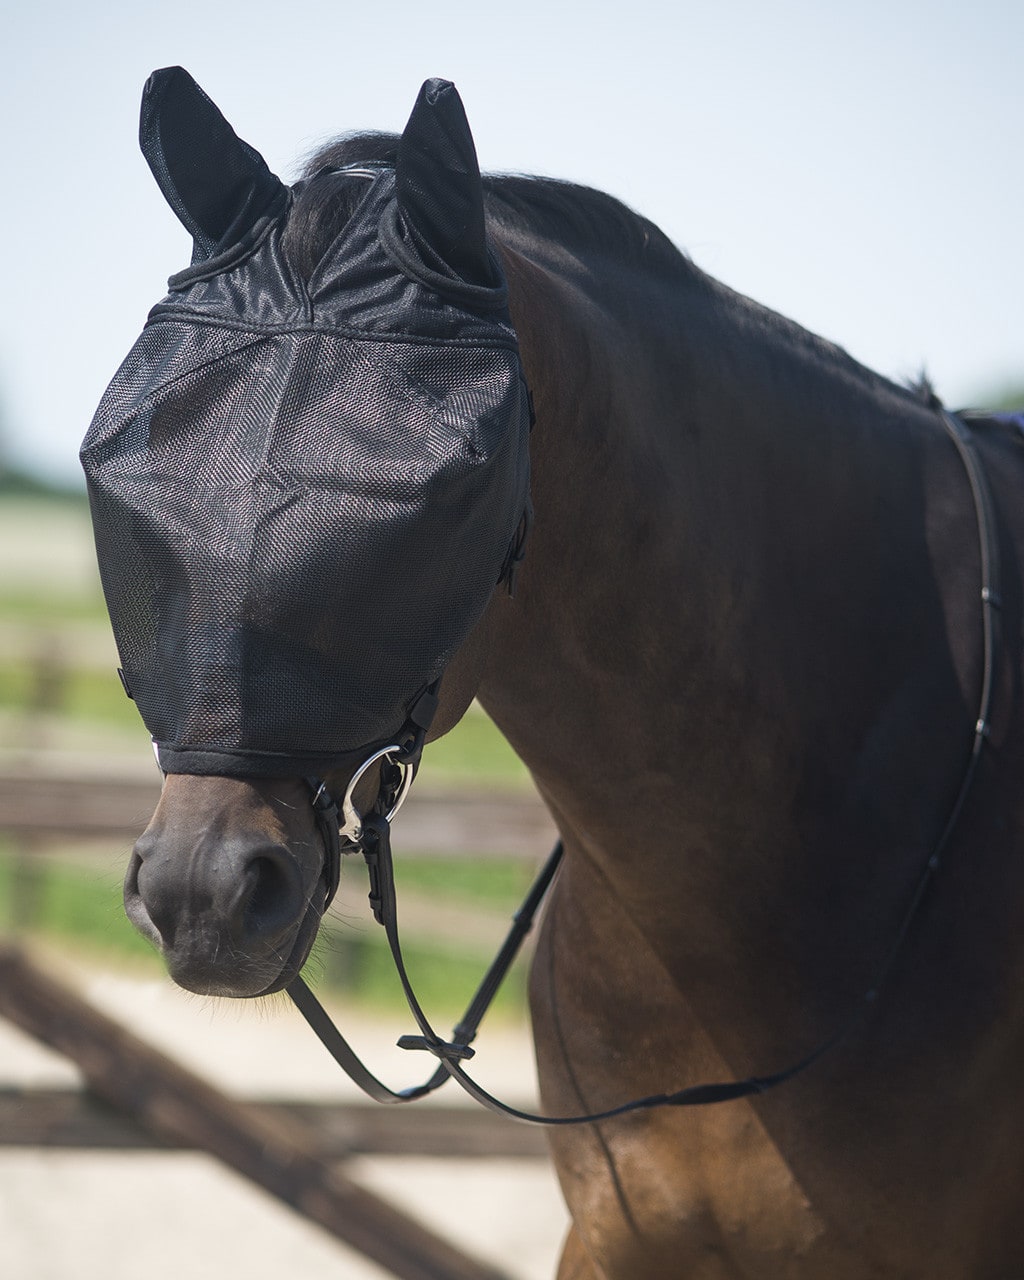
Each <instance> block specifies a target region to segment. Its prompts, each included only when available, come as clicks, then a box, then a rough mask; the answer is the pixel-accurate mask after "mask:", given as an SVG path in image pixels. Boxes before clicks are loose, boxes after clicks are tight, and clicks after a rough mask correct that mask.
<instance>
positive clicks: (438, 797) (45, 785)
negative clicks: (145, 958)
mask: <svg viewBox="0 0 1024 1280" xmlns="http://www.w3.org/2000/svg"><path fill="white" fill-rule="evenodd" d="M159 798H160V780H159V777H158V775H157V774H156V772H155V770H154V774H153V777H151V778H150V777H147V776H145V775H136V774H127V775H124V776H121V777H118V776H107V775H103V776H100V777H85V776H83V775H81V774H77V775H76V774H73V773H70V772H66V773H49V772H47V773H42V772H39V771H37V770H34V769H28V768H24V769H14V768H11V767H10V766H9V767H8V768H7V769H5V770H4V772H2V773H0V832H4V833H7V834H9V835H12V836H14V837H15V838H30V839H44V838H48V837H54V838H63V839H81V840H95V839H111V840H117V841H122V842H129V843H130V842H131V841H134V840H135V839H136V838H137V837H138V836H139V835H140V834H141V832H142V831H143V830H144V828H145V826H146V824H147V822H148V821H149V819H150V816H151V814H152V812H153V810H154V809H155V808H156V803H157V801H158V799H159ZM554 839H555V828H554V824H553V823H552V821H551V818H550V817H549V815H548V813H547V810H546V809H545V808H544V806H543V805H542V804H541V802H540V800H539V799H538V798H537V796H536V795H535V794H534V793H533V792H531V791H522V792H519V791H511V792H510V791H488V792H486V793H475V792H469V791H468V790H465V789H462V790H458V791H456V790H450V791H448V790H424V789H422V788H420V789H417V788H413V790H412V791H411V792H410V795H409V799H408V801H407V802H406V804H405V807H404V808H403V809H402V812H401V813H400V814H399V815H398V817H397V818H396V819H395V841H396V843H398V842H401V847H402V851H403V854H405V853H409V854H416V853H429V854H440V853H444V854H453V855H465V856H473V857H478V858H479V857H494V856H521V857H526V858H530V859H533V860H535V861H536V860H538V859H540V858H541V857H542V856H543V854H544V852H545V851H546V849H547V848H550V846H551V844H552V843H553V842H554Z"/></svg>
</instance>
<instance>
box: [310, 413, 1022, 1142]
mask: <svg viewBox="0 0 1024 1280" xmlns="http://www.w3.org/2000/svg"><path fill="white" fill-rule="evenodd" d="M936 407H937V408H938V410H939V413H940V415H941V419H942V423H943V426H944V428H945V430H946V433H947V435H948V436H949V437H950V439H951V441H952V443H953V445H954V446H955V448H956V451H957V453H958V455H959V458H960V461H961V463H962V465H963V468H964V471H965V473H966V475H967V479H968V482H969V484H970V489H971V496H972V500H973V503H974V511H975V517H976V522H977V530H978V543H979V548H980V554H981V574H980V576H981V593H980V599H981V610H982V635H983V668H982V679H981V690H980V695H979V705H978V715H977V720H976V723H975V728H974V736H973V740H972V743H971V750H970V754H969V756H968V759H967V763H966V765H965V768H964V771H963V774H962V778H961V782H960V787H959V789H958V791H957V793H956V797H955V799H954V801H953V804H952V806H951V808H950V811H949V814H948V817H947V820H946V824H945V826H944V827H943V829H942V832H941V834H940V836H939V838H938V840H937V841H936V843H935V845H934V846H933V848H932V849H931V851H930V853H929V855H928V858H927V860H926V861H925V864H924V866H923V867H922V869H921V871H920V873H919V875H918V879H917V882H916V884H915V887H914V891H913V893H912V895H911V898H910V903H909V905H908V907H907V908H906V910H905V911H904V914H903V917H902V920H901V922H900V925H899V928H898V929H897V931H896V935H895V937H894V939H893V942H892V943H891V945H890V947H889V949H888V951H887V953H886V955H885V957H884V959H883V962H882V964H881V966H880V968H879V970H878V972H877V974H876V976H875V981H874V982H873V983H872V985H871V987H870V988H869V989H868V990H867V991H865V992H864V994H863V995H862V996H861V997H860V999H859V1001H857V1002H855V1004H854V1007H853V1009H852V1011H851V1013H850V1014H848V1016H847V1018H846V1021H845V1022H844V1023H843V1024H842V1025H841V1026H840V1027H839V1029H838V1030H837V1031H835V1032H834V1033H833V1034H832V1035H830V1036H828V1037H827V1038H826V1039H825V1040H823V1041H822V1042H821V1043H820V1044H818V1045H817V1046H816V1047H815V1048H814V1049H813V1050H812V1051H811V1052H810V1053H807V1054H805V1055H804V1056H803V1057H801V1058H799V1059H798V1060H797V1061H795V1062H793V1063H792V1064H791V1065H790V1066H788V1067H786V1068H784V1069H783V1070H781V1071H777V1072H774V1073H772V1074H770V1075H761V1076H750V1077H748V1078H746V1079H744V1080H735V1081H725V1082H720V1083H709V1084H699V1085H691V1086H688V1087H686V1088H683V1089H679V1090H677V1091H675V1092H672V1093H661V1094H654V1095H650V1096H648V1097H644V1098H636V1099H633V1100H632V1101H630V1102H626V1103H623V1104H622V1105H620V1106H617V1107H612V1108H610V1109H609V1110H606V1111H598V1112H593V1113H589V1114H586V1115H572V1116H545V1115H538V1114H536V1113H533V1112H529V1111H521V1110H519V1109H518V1108H516V1107H512V1106H509V1105H508V1104H506V1103H504V1102H501V1101H500V1100H499V1099H498V1098H496V1097H494V1096H493V1095H492V1094H490V1093H489V1092H488V1091H487V1090H486V1089H484V1088H482V1087H481V1086H480V1085H479V1084H477V1082H476V1081H475V1080H473V1079H472V1077H471V1076H469V1075H468V1074H467V1073H466V1070H465V1068H464V1065H463V1064H464V1063H465V1062H466V1061H467V1060H468V1059H469V1058H471V1057H473V1054H474V1050H473V1049H472V1047H471V1045H472V1042H473V1040H474V1039H475V1037H476V1034H477V1030H478V1028H479V1025H480V1022H481V1020H482V1018H483V1016H484V1014H485V1013H486V1011H487V1009H488V1007H489V1006H490V1004H491V1001H492V1000H493V998H494V995H495V993H496V992H497V990H498V988H499V986H500V985H501V982H502V980H503V979H504V977H505V975H506V974H507V972H508V970H509V968H510V967H511V964H512V962H513V960H514V959H515V957H516V955H517V954H518V952H519V950H520V948H521V946H522V943H523V940H524V939H525V937H526V936H527V934H528V933H529V931H530V929H531V928H532V925H533V921H534V918H535V916H536V913H537V911H538V909H539V908H540V905H541V903H542V902H543V900H544V897H545V895H546V894H547V891H548V889H549V888H550V886H551V883H552V881H553V880H554V877H555V873H556V872H557V870H558V866H559V863H560V861H561V858H562V853H563V847H562V843H561V841H559V842H558V844H556V845H555V848H554V850H553V852H552V853H551V855H550V857H549V858H548V861H547V862H546V863H545V865H544V867H543V868H542V870H541V872H540V874H539V876H538V877H537V879H536V881H535V883H534V885H533V886H532V888H531V889H530V892H529V893H528V894H527V897H526V899H525V901H524V902H523V905H522V907H521V908H520V909H519V911H518V912H516V914H515V916H514V918H513V923H512V927H511V929H510V931H509V934H508V936H507V938H506V940H505V942H504V944H503V945H502V947H501V950H500V951H499V952H498V955H497V956H496V957H495V959H494V961H493V962H492V964H491V966H490V968H489V969H488V970H487V972H486V974H485V976H484V978H483V981H482V982H481V984H480V987H479V988H478V990H477V993H476V995H475V996H474V997H473V999H472V1001H471V1002H470V1004H469V1007H468V1008H467V1010H466V1013H465V1015H464V1016H463V1018H462V1019H461V1021H460V1022H459V1023H458V1024H457V1025H456V1026H455V1028H454V1030H453V1031H452V1035H451V1037H450V1039H447V1040H446V1039H444V1038H443V1037H442V1036H439V1035H438V1034H437V1033H436V1031H435V1030H434V1029H433V1027H432V1026H431V1024H430V1022H429V1020H428V1019H427V1016H426V1014H425V1013H424V1012H423V1009H422V1007H421V1005H420V1003H419V1000H418V999H417V998H416V994H415V992H414V990H413V988H412V984H411V982H410V980H409V976H408V973H407V972H406V967H405V961H404V959H403V956H402V946H401V940H400V937H399V931H398V914H397V902H396V894H395V880H394V865H393V861H392V854H391V819H392V818H393V817H394V815H395V813H396V812H397V810H398V808H399V807H400V806H401V804H402V802H403V801H404V799H405V797H406V795H408V791H409V787H410V785H411V783H412V777H413V772H414V770H415V767H416V765H417V763H418V761H419V755H420V753H421V751H422V747H423V740H424V737H425V730H423V731H422V732H420V733H418V734H417V735H416V737H415V739H414V741H413V742H412V744H411V745H407V746H406V747H405V748H402V747H399V746H397V745H392V746H388V747H385V748H383V749H381V750H378V751H376V752H375V753H373V754H372V755H370V757H369V758H368V759H367V760H366V761H365V762H364V764H363V765H362V766H361V767H360V768H359V769H358V770H357V771H356V774H355V775H354V776H353V778H352V780H351V781H350V782H349V784H348V788H347V790H346V794H345V797H344V799H343V801H342V804H341V812H342V815H343V817H342V825H341V826H340V828H339V821H338V806H337V804H336V802H335V801H334V799H333V798H332V797H331V795H330V792H329V790H328V788H327V787H326V785H325V784H324V783H323V782H321V781H320V780H319V779H307V783H308V785H309V786H310V789H311V795H312V803H313V809H314V813H315V815H316V819H317V822H318V824H319V827H320V830H321V833H322V836H323V840H324V847H325V849H326V850H327V860H328V888H329V896H328V899H327V901H328V903H329V901H330V898H331V897H333V893H334V890H336V889H337V885H338V878H339V875H340V865H341V856H342V854H343V853H348V852H355V851H359V852H360V853H361V854H362V855H363V858H364V859H365V861H366V865H367V869H368V872H369V878H370V895H369V898H370V905H371V907H372V909H373V914H374V918H375V919H376V921H377V923H378V924H380V925H382V926H383V928H384V932H385V935H386V937H387V940H388V945H389V947H390V949H391V955H392V958H393V960H394V964H395V968H396V971H397V973H398V977H399V980H400V982H401V984H402V989H403V991H404V993H405V998H406V1002H407V1003H408V1006H409V1009H410V1012H411V1013H412V1015H413V1018H414V1019H415V1021H416V1024H417V1026H418V1027H419V1034H418V1035H405V1036H402V1037H401V1038H400V1039H399V1041H398V1044H399V1047H401V1048H403V1049H410V1050H424V1051H426V1052H428V1053H430V1054H432V1055H433V1056H434V1057H435V1058H437V1059H438V1066H437V1068H436V1070H435V1071H434V1074H433V1075H432V1076H431V1077H430V1079H429V1080H427V1081H426V1082H425V1083H423V1084H421V1085H415V1086H412V1087H411V1088H406V1089H401V1090H399V1091H397V1092H396V1091H394V1090H392V1089H390V1088H388V1086H387V1085H384V1084H382V1083H381V1081H380V1080H378V1079H377V1078H376V1077H375V1076H374V1075H372V1074H371V1072H370V1071H368V1070H367V1068H366V1067H365V1066H364V1065H363V1063H362V1062H361V1061H360V1060H359V1058H358V1057H357V1055H356V1054H355V1052H354V1051H353V1050H352V1048H351V1047H350V1046H349V1044H348V1042H347V1041H346V1040H345V1039H344V1037H343V1036H342V1035H341V1033H340V1032H339V1031H338V1029H337V1028H336V1027H335V1026H334V1024H333V1023H332V1022H331V1020H330V1018H329V1017H328V1015H327V1014H326V1012H325V1011H324V1009H323V1006H322V1005H321V1004H320V1002H319V1001H318V1000H317V998H316V996H314V995H313V993H312V991H310V989H309V987H308V986H307V985H306V983H305V981H304V980H303V979H302V978H301V977H296V978H295V979H293V981H292V982H291V983H290V984H289V985H288V987H287V990H288V994H289V995H290V996H291V998H292V1000H293V1001H294V1002H295V1004H296V1005H297V1006H298V1008H299V1010H300V1012H301V1013H302V1015H303V1016H304V1017H305V1019H306V1021H307V1022H308V1023H309V1024H310V1026H311V1027H312V1028H313V1030H314V1031H315V1032H316V1034H317V1036H318V1037H319V1038H320V1040H321V1041H322V1043H323V1044H324V1046H325V1047H326V1049H327V1050H328V1052H329V1053H330V1054H331V1055H332V1057H333V1058H334V1059H335V1061H337V1062H338V1064H339V1065H340V1066H341V1067H342V1068H343V1069H344V1071H345V1072H346V1073H347V1074H348V1075H349V1077H350V1078H351V1079H352V1080H353V1081H354V1082H355V1084H357V1085H358V1086H359V1087H360V1088H361V1089H362V1090H363V1091H364V1092H365V1093H366V1094H368V1095H369V1096H370V1097H371V1098H373V1099H374V1100H375V1101H377V1102H384V1103H401V1102H411V1101H413V1100H415V1099H417V1098H422V1097H424V1096H425V1095H426V1094H428V1093H433V1092H434V1090H436V1089H438V1088H440V1086H441V1085H442V1084H444V1083H445V1082H446V1081H447V1080H448V1079H449V1078H451V1079H454V1080H455V1081H456V1082H457V1083H458V1084H459V1085H461V1086H462V1088H463V1089H464V1090H465V1091H466V1092H467V1093H468V1094H469V1095H470V1096H471V1097H473V1098H475V1099H476V1101H477V1102H480V1103H482V1104H483V1105H484V1106H486V1107H488V1108H490V1109H491V1110H492V1111H497V1112H499V1113H501V1114H503V1115H506V1116H509V1117H511V1118H512V1119H515V1120H521V1121H525V1122H527V1123H530V1124H541V1125H551V1126H557V1125H575V1124H592V1123H595V1122H597V1121H602V1120H610V1119H612V1118H613V1117H615V1116H621V1115H626V1114H627V1113H629V1112H633V1111H642V1110H649V1109H651V1108H654V1107H689V1106H704V1105H708V1104H710V1103H717V1102H728V1101H732V1100H734V1099H738V1098H745V1097H750V1096H751V1095H755V1094H762V1093H765V1092H766V1091H767V1090H769V1089H772V1088H775V1087H776V1086H777V1085H780V1084H783V1083H784V1082H785V1081H787V1080H791V1079H792V1078H793V1077H794V1076H796V1075H799V1074H800V1073H801V1072H803V1071H805V1070H806V1069H807V1068H808V1067H810V1066H812V1065H813V1064H814V1063H815V1062H817V1061H818V1060H819V1059H820V1058H822V1057H824V1056H825V1054H827V1053H828V1052H829V1051H830V1050H832V1049H834V1048H835V1047H836V1046H837V1045H839V1044H840V1043H841V1042H842V1041H843V1040H845V1039H846V1038H847V1036H849V1035H850V1033H851V1032H852V1031H853V1030H854V1028H855V1027H857V1026H858V1025H859V1024H860V1023H861V1022H862V1021H863V1020H864V1019H865V1018H866V1017H867V1016H868V1014H869V1013H870V1011H871V1009H872V1008H873V1007H874V1006H875V1004H876V1003H877V1001H878V998H879V995H880V993H881V990H882V988H883V986H884V985H885V983H886V982H887V980H888V978H889V976H890V974H891V972H892V969H893V967H894V965H895V963H896V960H897V957H898V956H899V954H900V952H901V951H902V948H903V945H904V943H905V942H906V939H907V936H908V934H909V933H910V930H911V926H912V925H913V923H914V921H915V919H916V918H917V915H918V913H919V911H920V908H921V904H922V902H923V901H924V899H925V896H926V894H927V891H928V888H929V886H930V885H931V882H932V880H933V879H934V877H935V874H936V872H937V871H938V869H939V867H940V865H941V863H942V859H943V856H944V854H945V852H946V849H947V846H948V844H949V841H950V839H951V837H952V835H953V832H954V830H955V829H956V826H957V823H958V822H959V820H960V815H961V813H962V811H963V808H964V804H965V803H966V800H967V797H968V795H969V793H970V790H971V787H972V785H973V783H974V779H975V776H976V774H977V769H978V764H979V761H980V759H981V755H982V751H983V748H984V745H985V742H986V740H987V738H988V735H989V716H990V711H991V701H992V687H993V679H994V672H995V665H996V657H997V653H998V648H999V610H1000V607H1001V599H1000V592H999V586H1000V577H999V559H998V544H997V535H996V529H995V518H994V514H993V506H992V498H991V493H990V490H989V486H988V481H987V478H986V476H985V472H984V470H983V468H982V466H981V462H980V460H979V458H978V454H977V451H976V448H975V446H974V443H973V440H972V438H971V434H970V431H969V429H968V427H967V426H966V424H965V423H964V422H963V420H962V419H961V418H959V417H958V416H956V415H954V414H952V413H949V412H948V411H947V410H945V409H943V408H942V407H941V406H936ZM434 692H435V693H436V688H435V690H434ZM378 763H379V764H380V765H381V783H380V789H379V793H378V796H377V800H376V802H375V803H374V805H373V807H372V810H371V811H370V812H369V813H368V814H367V815H365V816H363V815H360V814H359V813H358V812H357V810H356V808H355V802H354V799H353V795H354V791H355V787H356V785H357V784H358V782H359V781H360V780H361V779H362V777H363V776H364V775H365V774H366V772H367V771H368V770H369V769H370V768H371V767H372V766H373V765H375V764H378ZM325 910H326V904H325Z"/></svg>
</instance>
